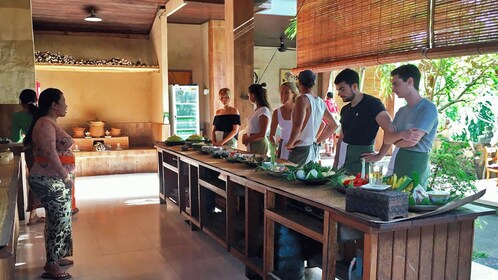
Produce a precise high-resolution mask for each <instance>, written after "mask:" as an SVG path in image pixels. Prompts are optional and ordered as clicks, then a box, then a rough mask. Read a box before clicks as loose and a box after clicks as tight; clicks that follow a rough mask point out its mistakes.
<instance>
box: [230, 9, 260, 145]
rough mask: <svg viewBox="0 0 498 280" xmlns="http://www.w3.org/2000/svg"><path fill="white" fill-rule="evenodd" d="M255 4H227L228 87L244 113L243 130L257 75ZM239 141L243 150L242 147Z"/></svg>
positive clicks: (242, 114)
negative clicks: (248, 95) (250, 89)
mask: <svg viewBox="0 0 498 280" xmlns="http://www.w3.org/2000/svg"><path fill="white" fill-rule="evenodd" d="M253 9H254V1H253V0H225V36H226V37H225V38H226V68H225V69H224V70H225V75H226V85H227V87H228V88H230V89H231V90H232V92H233V95H234V96H233V99H234V106H235V108H237V109H238V110H239V112H240V119H241V120H242V125H241V129H244V128H245V127H247V119H249V117H250V115H251V114H252V110H253V109H252V105H251V103H250V102H249V101H248V100H247V88H248V87H249V86H250V85H251V84H252V82H253V71H254V11H253ZM241 141H242V137H239V143H238V144H239V147H243V145H242V142H241Z"/></svg>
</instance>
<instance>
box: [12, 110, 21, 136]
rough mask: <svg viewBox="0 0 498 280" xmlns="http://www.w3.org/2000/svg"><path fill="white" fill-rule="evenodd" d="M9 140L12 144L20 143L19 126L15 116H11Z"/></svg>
mask: <svg viewBox="0 0 498 280" xmlns="http://www.w3.org/2000/svg"><path fill="white" fill-rule="evenodd" d="M10 140H12V142H14V143H17V142H19V141H21V126H20V125H19V121H18V120H17V115H16V114H14V115H13V116H12V133H11V136H10Z"/></svg>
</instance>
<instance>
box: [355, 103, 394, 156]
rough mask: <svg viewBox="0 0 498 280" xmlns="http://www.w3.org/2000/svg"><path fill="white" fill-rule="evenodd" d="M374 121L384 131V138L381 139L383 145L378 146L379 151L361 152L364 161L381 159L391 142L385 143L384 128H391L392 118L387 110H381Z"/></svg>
mask: <svg viewBox="0 0 498 280" xmlns="http://www.w3.org/2000/svg"><path fill="white" fill-rule="evenodd" d="M375 121H376V122H377V124H378V125H379V126H380V127H381V128H382V130H383V131H384V140H383V143H384V144H383V145H382V147H381V148H380V151H379V152H378V153H363V154H361V156H362V157H363V158H364V159H365V161H366V162H377V161H379V160H381V159H382V158H383V157H384V156H385V155H386V153H387V151H388V150H389V148H390V147H391V144H386V143H385V138H386V130H389V129H391V126H392V119H391V116H390V115H389V113H388V112H387V111H381V112H380V113H378V114H377V116H375Z"/></svg>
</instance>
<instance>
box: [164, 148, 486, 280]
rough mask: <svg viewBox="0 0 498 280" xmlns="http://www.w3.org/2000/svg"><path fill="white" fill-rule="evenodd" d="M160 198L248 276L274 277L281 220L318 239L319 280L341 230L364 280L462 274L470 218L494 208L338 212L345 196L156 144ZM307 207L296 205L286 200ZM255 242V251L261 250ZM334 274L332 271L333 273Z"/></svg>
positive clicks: (336, 266)
mask: <svg viewBox="0 0 498 280" xmlns="http://www.w3.org/2000/svg"><path fill="white" fill-rule="evenodd" d="M156 149H157V157H158V162H157V164H158V171H159V179H160V180H159V196H160V199H161V203H168V204H169V205H172V206H173V207H175V208H176V209H178V211H179V213H180V214H182V215H184V216H185V218H186V219H187V220H188V221H189V222H190V224H191V227H192V229H193V230H196V229H202V230H203V231H204V232H205V233H207V234H208V235H209V236H211V237H212V238H213V239H215V240H216V241H218V242H219V243H220V244H221V245H222V246H224V247H225V248H226V249H227V250H228V251H230V252H231V253H232V254H233V255H234V256H236V257H237V258H239V259H240V260H241V261H242V262H244V264H245V265H246V274H247V276H249V277H252V278H262V279H274V278H272V276H271V275H272V273H273V272H274V268H275V263H274V260H275V252H274V251H275V228H276V225H277V224H280V225H284V226H286V227H288V228H290V229H292V230H294V231H295V232H297V233H299V234H300V235H301V236H302V237H303V240H304V239H309V240H312V241H314V242H318V243H319V244H321V248H322V249H321V252H322V253H321V258H320V259H321V264H320V265H319V266H320V267H321V268H322V279H335V277H336V276H337V277H339V278H340V279H343V278H344V275H343V274H342V276H341V275H340V274H341V273H339V272H340V270H341V269H342V267H343V266H344V265H347V264H348V262H349V260H350V259H351V258H352V257H353V256H354V253H353V255H352V256H351V255H349V256H348V255H347V254H345V256H344V257H345V260H346V261H337V262H336V253H335V252H336V251H337V248H338V242H343V241H344V239H342V237H341V228H342V229H344V226H349V227H350V228H353V229H355V230H356V231H357V232H358V233H359V238H360V239H359V240H358V241H355V242H354V244H355V246H356V247H355V248H354V251H356V249H363V255H362V257H363V279H419V278H420V279H444V278H446V279H469V278H470V268H471V257H472V242H473V232H474V220H475V219H476V218H477V217H478V216H480V215H488V214H494V211H493V210H491V209H487V208H483V207H478V206H472V205H466V206H464V207H460V208H458V209H456V210H452V211H450V212H447V213H444V214H440V215H434V216H428V217H423V216H417V215H416V214H410V218H409V219H407V220H403V221H398V222H389V223H386V222H382V221H379V220H376V219H374V218H372V217H370V218H369V217H367V216H366V215H362V214H358V213H349V212H346V211H345V195H343V194H341V193H338V192H336V191H334V190H331V189H330V188H329V187H325V186H319V187H309V186H304V185H302V184H301V183H299V182H288V181H286V180H284V179H279V178H274V177H270V176H268V175H267V174H263V173H261V172H257V171H256V170H255V169H254V168H248V167H246V166H245V165H243V164H238V163H227V162H226V161H224V160H222V159H215V158H212V157H211V156H209V155H203V154H201V153H199V152H195V151H186V152H183V151H181V150H180V149H179V147H167V146H165V145H164V144H162V143H159V142H158V143H157V144H156ZM296 204H297V205H299V204H304V205H307V206H306V209H307V211H308V213H307V212H306V211H298V210H296V209H295V208H293V207H290V205H296ZM260 248H261V249H262V250H260ZM336 272H337V273H336Z"/></svg>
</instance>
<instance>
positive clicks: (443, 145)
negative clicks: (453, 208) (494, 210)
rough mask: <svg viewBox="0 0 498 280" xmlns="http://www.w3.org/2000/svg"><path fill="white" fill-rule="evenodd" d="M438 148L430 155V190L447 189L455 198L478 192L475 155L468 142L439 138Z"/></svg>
mask: <svg viewBox="0 0 498 280" xmlns="http://www.w3.org/2000/svg"><path fill="white" fill-rule="evenodd" d="M438 145H439V146H438V147H437V148H436V149H433V150H432V152H431V155H430V160H431V167H432V170H431V177H430V178H429V185H428V188H429V189H445V190H448V191H450V196H451V197H454V198H461V197H464V196H465V195H466V194H467V193H469V192H476V191H477V189H476V187H475V185H474V181H475V180H477V177H476V170H475V166H474V159H473V153H472V152H469V150H470V145H469V143H468V142H450V141H449V140H447V139H445V138H443V137H439V142H438Z"/></svg>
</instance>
